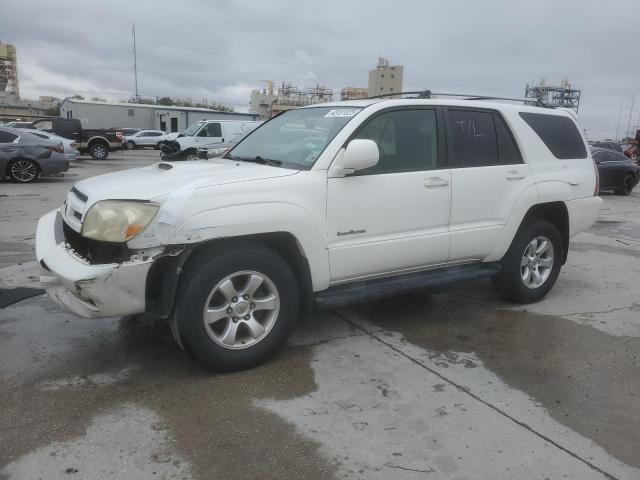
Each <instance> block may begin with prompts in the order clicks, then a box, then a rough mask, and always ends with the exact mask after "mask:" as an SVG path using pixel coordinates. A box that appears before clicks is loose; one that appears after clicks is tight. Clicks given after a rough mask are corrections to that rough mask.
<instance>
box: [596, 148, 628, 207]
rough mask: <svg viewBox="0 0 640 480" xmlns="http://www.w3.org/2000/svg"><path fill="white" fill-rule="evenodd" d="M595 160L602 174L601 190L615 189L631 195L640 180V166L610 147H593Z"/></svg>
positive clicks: (622, 193) (616, 191)
mask: <svg viewBox="0 0 640 480" xmlns="http://www.w3.org/2000/svg"><path fill="white" fill-rule="evenodd" d="M591 155H592V157H593V161H594V162H596V166H597V167H598V173H599V174H600V190H613V191H614V192H615V193H616V194H618V195H629V194H630V193H631V191H632V190H633V188H634V187H635V186H636V185H637V184H638V181H640V167H638V166H637V165H636V164H635V163H634V162H632V161H631V160H629V159H628V158H627V157H625V156H624V155H623V154H622V153H618V152H616V151H614V150H610V149H608V148H598V147H591Z"/></svg>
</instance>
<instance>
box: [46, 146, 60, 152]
mask: <svg viewBox="0 0 640 480" xmlns="http://www.w3.org/2000/svg"><path fill="white" fill-rule="evenodd" d="M47 148H48V149H49V151H51V152H58V153H64V148H63V147H47Z"/></svg>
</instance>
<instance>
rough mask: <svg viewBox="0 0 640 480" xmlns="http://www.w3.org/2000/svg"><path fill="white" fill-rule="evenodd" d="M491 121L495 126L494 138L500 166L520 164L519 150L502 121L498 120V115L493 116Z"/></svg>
mask: <svg viewBox="0 0 640 480" xmlns="http://www.w3.org/2000/svg"><path fill="white" fill-rule="evenodd" d="M493 120H494V122H495V125H496V136H497V137H498V153H499V155H500V164H502V165H514V164H516V163H522V156H521V155H520V150H518V146H517V145H516V142H515V140H514V139H513V136H512V135H511V132H510V131H509V128H508V127H507V125H506V124H505V123H504V120H502V118H500V115H497V114H495V113H494V114H493Z"/></svg>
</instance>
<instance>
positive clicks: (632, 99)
mask: <svg viewBox="0 0 640 480" xmlns="http://www.w3.org/2000/svg"><path fill="white" fill-rule="evenodd" d="M635 103H636V96H635V95H634V96H633V97H632V98H631V110H630V111H629V121H628V122H627V137H629V129H630V128H631V116H632V115H633V105H634V104H635Z"/></svg>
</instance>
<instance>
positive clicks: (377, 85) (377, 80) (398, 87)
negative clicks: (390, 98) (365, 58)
mask: <svg viewBox="0 0 640 480" xmlns="http://www.w3.org/2000/svg"><path fill="white" fill-rule="evenodd" d="M403 73H404V67H403V66H402V65H393V66H392V65H389V60H387V59H386V58H382V57H378V65H377V66H376V68H375V69H373V70H371V71H369V88H368V93H369V96H370V97H374V96H376V95H387V94H390V93H396V92H402V76H403Z"/></svg>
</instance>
